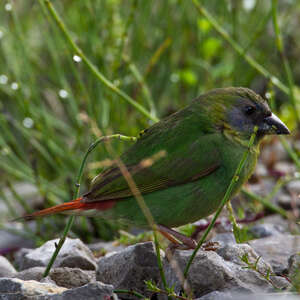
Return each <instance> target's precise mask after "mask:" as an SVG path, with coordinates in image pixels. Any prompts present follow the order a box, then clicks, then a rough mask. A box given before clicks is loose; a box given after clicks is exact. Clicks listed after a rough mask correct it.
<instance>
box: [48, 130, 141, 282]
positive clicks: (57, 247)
mask: <svg viewBox="0 0 300 300" xmlns="http://www.w3.org/2000/svg"><path fill="white" fill-rule="evenodd" d="M110 139H119V140H122V141H135V140H136V137H132V136H124V135H121V134H113V135H108V136H102V137H100V138H99V139H97V140H96V141H95V142H94V143H92V144H91V145H90V147H89V148H88V150H87V151H86V153H85V155H84V157H83V160H82V162H81V165H80V168H79V172H78V175H77V179H76V183H75V193H74V199H76V198H78V196H79V191H80V182H81V178H82V175H83V169H84V167H85V164H86V161H87V158H88V156H89V154H90V153H91V152H92V151H93V150H94V149H95V148H96V147H97V146H98V145H99V144H100V143H102V142H105V141H108V140H110ZM74 220H75V216H71V217H70V218H69V220H68V222H67V225H66V226H65V229H64V231H63V234H62V237H61V238H60V240H59V242H58V244H55V251H54V252H53V255H52V257H51V259H50V261H49V263H48V265H47V268H46V270H45V272H44V274H43V276H44V277H47V276H48V274H49V272H50V270H51V267H52V265H53V264H54V262H55V260H56V257H57V255H58V253H59V251H60V249H61V248H62V246H63V244H64V242H65V240H66V238H67V235H68V233H69V231H70V229H71V227H72V225H73V223H74Z"/></svg>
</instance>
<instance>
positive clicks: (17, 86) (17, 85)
mask: <svg viewBox="0 0 300 300" xmlns="http://www.w3.org/2000/svg"><path fill="white" fill-rule="evenodd" d="M10 87H11V89H12V90H17V89H18V88H19V84H18V83H17V82H13V83H12V84H11V85H10Z"/></svg>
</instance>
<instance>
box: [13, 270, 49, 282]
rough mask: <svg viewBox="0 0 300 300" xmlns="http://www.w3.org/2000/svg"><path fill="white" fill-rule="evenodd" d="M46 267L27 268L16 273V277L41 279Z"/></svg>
mask: <svg viewBox="0 0 300 300" xmlns="http://www.w3.org/2000/svg"><path fill="white" fill-rule="evenodd" d="M45 269H46V268H45V267H33V268H29V269H26V270H23V271H21V272H19V273H17V274H15V276H14V278H18V279H21V280H35V281H41V280H42V279H43V274H44V272H45Z"/></svg>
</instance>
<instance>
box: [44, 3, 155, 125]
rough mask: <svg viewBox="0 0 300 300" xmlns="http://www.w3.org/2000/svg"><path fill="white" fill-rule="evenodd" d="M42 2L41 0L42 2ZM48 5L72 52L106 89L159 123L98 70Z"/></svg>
mask: <svg viewBox="0 0 300 300" xmlns="http://www.w3.org/2000/svg"><path fill="white" fill-rule="evenodd" d="M40 1H41V0H40ZM44 1H45V4H46V8H47V9H48V11H49V13H50V15H51V16H52V17H53V19H54V21H55V23H56V24H57V26H58V27H59V29H60V30H61V32H62V33H63V35H64V36H65V38H66V40H67V42H68V44H69V45H70V47H71V48H72V50H73V51H74V52H75V53H76V54H77V55H78V56H80V57H81V59H82V61H83V62H84V63H85V64H86V66H87V67H88V69H89V70H90V72H91V73H92V74H94V75H95V76H96V78H97V79H98V80H99V81H100V82H102V83H103V84H104V85H105V86H106V87H108V88H109V89H110V90H112V91H113V92H114V93H115V94H117V95H119V96H120V97H121V98H122V99H124V100H125V101H126V102H128V103H129V104H131V105H132V106H133V107H134V108H136V109H137V110H138V111H139V112H140V113H142V114H143V115H144V116H146V117H147V118H149V119H150V120H152V121H154V122H158V121H159V120H158V118H156V117H155V116H153V115H152V114H151V113H150V112H148V111H147V110H146V109H145V108H144V107H143V106H142V105H140V104H139V103H137V102H136V101H135V100H134V99H132V98H131V97H130V96H129V95H128V94H126V93H125V92H124V91H122V90H120V89H119V88H118V87H116V86H115V85H114V84H113V83H112V82H111V81H110V80H108V79H107V78H106V77H105V76H104V75H103V74H102V73H101V72H100V71H99V70H98V68H97V67H96V66H95V65H94V64H93V63H92V62H91V61H90V60H89V59H88V58H87V56H86V55H85V54H84V52H83V51H82V50H81V48H79V47H78V46H77V45H76V43H75V42H74V40H73V39H72V37H71V35H70V33H69V30H68V29H67V27H66V25H65V24H64V22H63V20H62V19H61V17H60V16H59V15H58V13H57V12H56V10H55V8H54V7H53V5H52V3H51V1H50V0H44Z"/></svg>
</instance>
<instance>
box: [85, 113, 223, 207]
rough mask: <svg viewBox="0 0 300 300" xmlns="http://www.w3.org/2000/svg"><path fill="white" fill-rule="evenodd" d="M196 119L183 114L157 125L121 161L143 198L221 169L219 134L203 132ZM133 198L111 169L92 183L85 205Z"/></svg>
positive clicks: (193, 116) (116, 172)
mask: <svg viewBox="0 0 300 300" xmlns="http://www.w3.org/2000/svg"><path fill="white" fill-rule="evenodd" d="M195 117H196V116H195V115H193V114H191V113H190V112H189V113H187V112H186V111H184V110H183V111H181V112H179V113H177V114H174V115H172V116H171V117H169V118H167V119H165V120H163V121H160V122H159V123H157V124H155V125H153V126H152V127H150V128H149V129H147V130H145V131H144V132H143V134H142V136H141V137H140V138H139V139H138V141H137V142H136V143H135V144H134V145H133V146H132V147H131V148H130V149H129V150H128V151H126V152H125V153H124V154H123V155H122V156H121V157H120V159H121V161H122V162H123V163H124V164H125V166H126V168H127V170H128V171H129V172H130V174H131V176H132V178H133V180H134V182H135V184H136V186H137V188H138V189H139V191H140V192H141V193H142V194H147V193H151V192H154V191H157V190H162V189H166V188H169V187H172V186H176V185H180V184H185V183H188V182H191V181H195V180H198V179H199V178H201V177H203V176H206V175H208V174H210V173H212V172H214V171H215V170H216V169H217V168H218V167H219V166H220V164H221V158H220V154H219V151H218V149H217V146H216V139H218V138H219V136H220V133H216V132H214V133H212V132H203V131H204V130H203V126H201V122H199V118H198V117H197V118H196V119H195ZM187 121H188V122H187ZM132 195H133V193H132V191H131V190H130V188H129V186H128V183H127V181H126V179H125V178H124V177H123V175H122V173H121V171H120V169H119V168H118V166H116V165H114V166H112V167H111V168H109V169H107V170H106V171H104V172H102V173H101V174H99V175H98V176H97V177H96V178H95V179H94V180H93V184H92V187H91V190H90V191H89V192H88V193H87V194H85V195H84V201H86V202H93V201H101V200H109V199H122V198H126V197H130V196H132Z"/></svg>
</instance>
